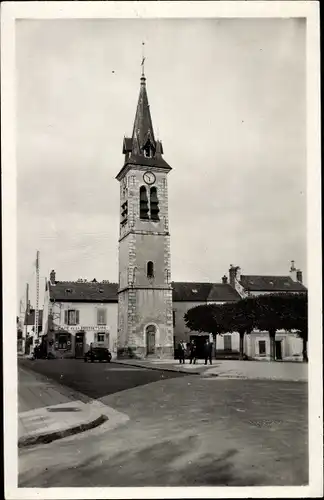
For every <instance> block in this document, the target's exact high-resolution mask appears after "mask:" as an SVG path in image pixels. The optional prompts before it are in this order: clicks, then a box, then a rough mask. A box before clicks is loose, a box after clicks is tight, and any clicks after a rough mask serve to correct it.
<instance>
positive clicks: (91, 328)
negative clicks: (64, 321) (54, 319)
mask: <svg viewBox="0 0 324 500" xmlns="http://www.w3.org/2000/svg"><path fill="white" fill-rule="evenodd" d="M54 330H56V331H58V330H64V331H65V330H66V331H68V332H77V331H79V330H84V331H96V332H106V331H109V330H110V327H109V326H108V325H103V326H81V325H75V326H66V327H64V328H63V327H61V326H55V327H54Z"/></svg>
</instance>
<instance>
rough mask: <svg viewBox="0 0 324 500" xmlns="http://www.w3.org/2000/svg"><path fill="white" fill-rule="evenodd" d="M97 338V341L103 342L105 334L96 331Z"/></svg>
mask: <svg viewBox="0 0 324 500" xmlns="http://www.w3.org/2000/svg"><path fill="white" fill-rule="evenodd" d="M97 339H98V342H104V341H105V334H104V333H98V335H97Z"/></svg>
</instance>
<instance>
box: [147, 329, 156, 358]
mask: <svg viewBox="0 0 324 500" xmlns="http://www.w3.org/2000/svg"><path fill="white" fill-rule="evenodd" d="M155 332H156V328H155V326H154V325H149V326H148V327H147V328H146V355H147V356H150V355H152V354H155Z"/></svg>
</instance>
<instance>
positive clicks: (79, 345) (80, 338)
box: [75, 332, 84, 358]
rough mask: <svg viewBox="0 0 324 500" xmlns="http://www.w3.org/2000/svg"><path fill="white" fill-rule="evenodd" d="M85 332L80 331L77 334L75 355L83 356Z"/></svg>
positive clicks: (77, 356)
mask: <svg viewBox="0 0 324 500" xmlns="http://www.w3.org/2000/svg"><path fill="white" fill-rule="evenodd" d="M83 348H84V332H79V333H77V334H76V336H75V357H76V358H83V354H84V352H83Z"/></svg>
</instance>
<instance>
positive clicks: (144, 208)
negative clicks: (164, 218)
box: [140, 186, 149, 219]
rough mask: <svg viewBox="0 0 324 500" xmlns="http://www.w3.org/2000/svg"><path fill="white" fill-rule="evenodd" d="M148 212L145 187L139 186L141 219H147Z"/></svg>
mask: <svg viewBox="0 0 324 500" xmlns="http://www.w3.org/2000/svg"><path fill="white" fill-rule="evenodd" d="M148 212H149V207H148V199H147V192H146V187H145V186H141V187H140V218H141V219H148V218H149V213H148Z"/></svg>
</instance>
